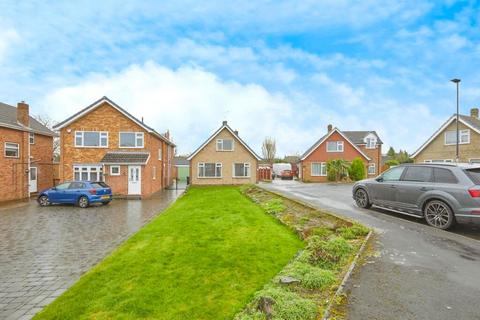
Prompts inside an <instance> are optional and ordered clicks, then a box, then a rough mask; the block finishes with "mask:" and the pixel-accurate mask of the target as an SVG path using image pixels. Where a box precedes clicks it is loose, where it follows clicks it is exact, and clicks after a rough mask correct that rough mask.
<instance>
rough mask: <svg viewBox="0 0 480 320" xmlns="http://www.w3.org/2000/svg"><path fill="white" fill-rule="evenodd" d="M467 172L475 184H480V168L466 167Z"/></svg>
mask: <svg viewBox="0 0 480 320" xmlns="http://www.w3.org/2000/svg"><path fill="white" fill-rule="evenodd" d="M465 173H466V174H467V176H468V177H469V178H470V180H472V181H473V183H475V184H480V168H475V169H466V170H465Z"/></svg>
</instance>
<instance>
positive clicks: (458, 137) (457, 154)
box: [450, 79, 461, 163]
mask: <svg viewBox="0 0 480 320" xmlns="http://www.w3.org/2000/svg"><path fill="white" fill-rule="evenodd" d="M450 81H452V82H453V83H455V84H456V85H457V144H456V157H455V161H456V162H457V163H458V160H459V150H458V149H459V148H458V147H459V142H460V141H459V140H460V132H459V130H458V118H459V116H458V114H459V98H458V90H459V84H460V81H461V80H460V79H452V80H450Z"/></svg>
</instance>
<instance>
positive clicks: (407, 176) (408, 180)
mask: <svg viewBox="0 0 480 320" xmlns="http://www.w3.org/2000/svg"><path fill="white" fill-rule="evenodd" d="M434 187H435V185H434V182H433V168H432V167H428V166H424V165H420V166H408V167H407V168H406V169H405V173H404V174H403V176H402V178H401V181H400V182H399V183H398V185H397V206H398V207H397V209H398V210H400V211H403V212H406V213H410V214H416V215H421V207H420V202H419V200H420V198H421V197H422V196H423V195H424V194H425V193H426V192H428V191H430V190H433V188H434Z"/></svg>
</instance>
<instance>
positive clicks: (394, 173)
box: [382, 167, 405, 181]
mask: <svg viewBox="0 0 480 320" xmlns="http://www.w3.org/2000/svg"><path fill="white" fill-rule="evenodd" d="M403 170H405V167H395V168H392V169H390V170H388V171H387V172H385V173H384V174H383V175H382V179H383V181H398V180H400V177H401V176H402V173H403Z"/></svg>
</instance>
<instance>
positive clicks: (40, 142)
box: [0, 101, 56, 202]
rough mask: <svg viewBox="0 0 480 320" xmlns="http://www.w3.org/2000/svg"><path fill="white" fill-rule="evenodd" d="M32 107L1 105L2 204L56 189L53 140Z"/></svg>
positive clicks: (21, 103) (0, 199)
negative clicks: (49, 189)
mask: <svg viewBox="0 0 480 320" xmlns="http://www.w3.org/2000/svg"><path fill="white" fill-rule="evenodd" d="M29 109H30V108H29V106H28V104H26V103H25V102H23V101H22V102H19V103H18V104H17V107H16V108H15V107H13V106H10V105H8V104H4V103H0V172H1V174H0V202H3V201H9V200H18V199H25V198H28V197H29V196H30V195H31V194H34V193H36V192H38V191H39V190H42V189H46V188H50V187H52V186H53V137H55V136H56V134H55V133H54V132H53V131H51V130H49V129H48V128H47V127H45V126H44V125H42V124H41V123H40V122H38V121H37V120H36V119H34V118H33V117H31V116H30V115H29Z"/></svg>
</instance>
